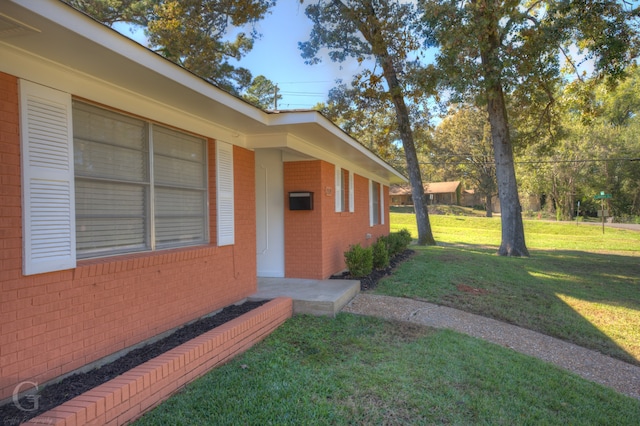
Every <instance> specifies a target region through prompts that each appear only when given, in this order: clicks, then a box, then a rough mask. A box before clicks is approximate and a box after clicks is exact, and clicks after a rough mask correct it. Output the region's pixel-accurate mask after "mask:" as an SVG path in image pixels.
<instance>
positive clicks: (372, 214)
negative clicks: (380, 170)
mask: <svg viewBox="0 0 640 426" xmlns="http://www.w3.org/2000/svg"><path fill="white" fill-rule="evenodd" d="M376 185H377V186H378V191H377V193H376ZM374 195H377V200H378V202H377V207H378V208H377V209H376V203H374ZM376 213H377V218H376ZM376 219H377V220H376ZM384 223H385V221H384V185H383V184H382V183H380V182H376V181H373V180H369V226H375V225H384Z"/></svg>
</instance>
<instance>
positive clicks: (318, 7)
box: [299, 0, 435, 245]
mask: <svg viewBox="0 0 640 426" xmlns="http://www.w3.org/2000/svg"><path fill="white" fill-rule="evenodd" d="M306 14H307V16H308V17H309V18H310V19H311V21H312V22H313V28H312V30H311V35H310V39H309V41H306V42H303V43H300V44H299V46H300V49H301V50H302V56H303V57H304V58H306V59H307V61H308V63H310V64H314V63H317V62H319V61H320V56H319V53H320V52H321V50H323V49H328V54H329V57H330V58H331V59H332V60H333V61H337V62H342V61H345V60H347V59H349V58H351V59H353V60H358V61H360V62H361V63H363V62H365V61H366V60H371V59H372V60H373V61H374V62H375V65H376V67H379V69H380V72H379V73H378V72H376V71H375V70H369V71H368V72H367V73H366V75H367V76H368V78H369V80H370V81H371V86H372V87H376V86H378V83H379V82H380V81H381V80H382V81H384V83H385V85H386V88H385V90H386V93H387V94H388V96H389V98H390V100H391V102H392V104H393V106H394V109H395V113H396V114H395V115H396V117H395V118H396V122H397V129H398V134H399V135H400V139H401V141H402V146H403V149H404V153H405V157H406V162H407V172H408V174H409V182H410V184H411V194H412V196H413V203H414V207H415V212H416V219H417V225H418V244H421V245H434V244H435V240H434V238H433V234H432V231H431V224H430V223H429V214H428V212H427V207H426V204H425V196H424V187H423V184H422V176H421V174H420V165H419V163H418V156H417V153H416V146H415V142H414V134H413V129H412V126H411V120H410V112H409V108H408V106H407V102H406V99H405V97H406V96H408V95H409V94H410V92H411V89H409V88H408V86H407V80H406V79H405V77H404V75H405V72H407V71H408V69H409V68H410V67H412V66H414V65H416V64H415V63H413V64H412V63H411V61H410V60H409V59H410V56H411V54H412V53H413V52H415V51H416V50H417V49H418V47H419V46H420V40H418V38H417V34H418V32H416V31H414V29H413V28H412V25H414V24H415V23H416V22H417V20H418V15H417V10H416V8H415V5H414V4H412V3H407V2H401V1H393V0H389V1H387V0H344V1H341V0H320V1H317V2H314V3H313V4H311V5H309V6H307V8H306ZM414 95H416V94H414ZM416 96H419V95H416Z"/></svg>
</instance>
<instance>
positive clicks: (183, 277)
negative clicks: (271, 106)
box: [0, 73, 256, 400]
mask: <svg viewBox="0 0 640 426" xmlns="http://www.w3.org/2000/svg"><path fill="white" fill-rule="evenodd" d="M18 123H19V116H18V82H17V79H16V78H15V77H13V76H9V75H6V74H2V73H0V182H1V185H0V209H1V210H0V213H1V215H0V266H1V268H0V400H3V399H5V398H7V397H10V396H11V394H12V392H13V390H14V388H15V386H16V384H18V383H20V382H23V381H32V382H35V383H39V384H43V383H45V382H46V381H48V380H51V379H54V378H56V377H58V376H60V375H63V374H65V373H68V372H71V371H73V370H76V369H78V368H80V367H82V366H84V365H86V364H89V363H92V362H94V361H97V360H99V359H101V358H103V357H105V356H107V355H110V354H113V353H115V352H117V351H119V350H122V349H125V348H127V347H129V346H132V345H135V344H137V343H139V342H142V341H144V340H146V339H149V338H151V337H153V336H155V335H157V334H159V333H162V332H164V331H166V330H169V329H172V328H174V327H177V326H180V325H182V324H184V323H186V322H188V321H190V320H193V319H196V318H198V317H200V316H202V315H205V314H207V313H210V312H212V311H215V310H217V309H219V308H222V307H224V306H227V305H229V304H231V303H234V302H237V301H239V300H241V299H243V298H244V297H247V296H248V295H250V294H252V293H254V292H255V290H256V273H255V271H256V265H255V262H256V259H255V189H254V174H255V171H254V165H253V161H254V160H253V158H254V157H253V152H251V151H248V150H245V149H242V148H238V147H236V148H235V149H234V169H235V181H234V184H235V188H236V191H235V192H236V199H235V206H236V215H235V217H236V237H235V238H236V244H235V245H234V246H226V247H217V246H215V241H216V238H215V237H216V235H215V228H216V226H215V224H216V221H215V211H216V210H215V181H214V177H215V170H214V168H215V158H214V156H215V149H214V142H212V141H210V142H209V169H210V170H209V173H210V175H209V176H210V179H209V182H210V185H209V187H210V209H211V213H210V228H211V230H210V236H211V242H212V243H211V244H210V245H207V246H196V247H188V248H180V249H174V250H166V251H158V252H154V253H138V254H133V255H126V256H114V257H109V258H102V259H94V260H83V261H79V262H78V266H77V268H75V269H72V270H66V271H58V272H52V273H46V274H38V275H31V276H23V275H22V217H21V213H22V211H21V188H20V139H19V131H18Z"/></svg>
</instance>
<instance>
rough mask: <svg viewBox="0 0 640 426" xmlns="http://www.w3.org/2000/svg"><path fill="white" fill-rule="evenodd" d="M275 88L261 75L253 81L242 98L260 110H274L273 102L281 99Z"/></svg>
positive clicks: (271, 82)
mask: <svg viewBox="0 0 640 426" xmlns="http://www.w3.org/2000/svg"><path fill="white" fill-rule="evenodd" d="M276 89H277V86H276V85H275V84H274V83H273V81H271V80H269V79H268V78H266V77H265V76H263V75H259V76H257V77H256V78H254V79H253V82H252V83H251V86H249V87H248V88H247V90H246V91H245V93H243V94H242V97H243V98H244V99H245V100H246V101H247V102H249V103H251V104H253V105H255V106H257V107H259V108H262V109H275V104H276V102H275V100H276V99H277V100H280V99H282V95H281V94H279V93H278V94H276Z"/></svg>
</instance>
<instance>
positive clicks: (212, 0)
mask: <svg viewBox="0 0 640 426" xmlns="http://www.w3.org/2000/svg"><path fill="white" fill-rule="evenodd" d="M63 1H65V2H66V3H68V4H70V5H71V6H73V7H75V8H77V9H79V10H81V11H83V12H85V13H87V14H88V15H90V16H92V17H93V18H94V19H96V20H98V21H100V22H103V23H105V24H107V25H113V24H115V23H116V22H127V23H130V24H133V25H138V26H141V27H142V28H144V31H145V34H146V35H147V37H148V40H149V44H150V47H151V48H152V49H154V50H156V51H158V52H159V53H160V54H162V55H163V56H165V57H166V58H168V59H170V60H171V61H173V62H175V63H177V64H180V65H182V66H184V67H185V68H187V69H188V70H190V71H191V72H193V73H195V74H197V75H199V76H200V77H203V78H205V79H207V80H209V81H210V82H212V83H214V84H216V85H217V86H218V87H220V88H222V89H225V90H227V91H229V92H231V93H234V94H236V95H239V94H240V93H241V92H242V91H243V90H244V89H246V88H247V87H249V85H250V84H251V82H252V76H251V72H250V71H249V70H248V69H246V68H243V67H238V66H235V65H233V64H232V63H231V61H230V60H231V59H235V60H240V59H241V58H242V57H243V56H244V55H245V54H246V53H247V52H248V51H250V50H251V49H252V48H253V42H254V40H255V38H256V37H257V36H258V34H257V32H256V31H255V30H254V29H253V24H255V23H256V22H258V21H259V20H261V19H263V18H264V17H265V15H266V14H267V13H269V10H270V8H271V7H272V6H273V5H274V4H275V0H233V1H224V2H221V1H217V0H179V1H178V0H63ZM232 29H240V30H239V31H238V32H237V33H236V34H235V35H232V32H231V30H232ZM242 29H248V32H246V31H244V30H242Z"/></svg>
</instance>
